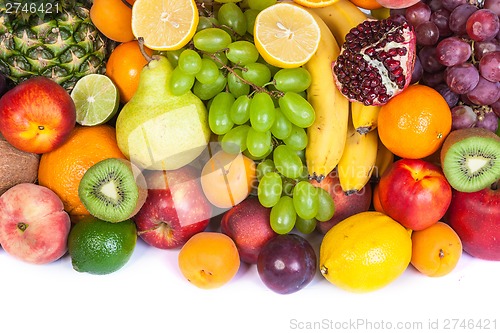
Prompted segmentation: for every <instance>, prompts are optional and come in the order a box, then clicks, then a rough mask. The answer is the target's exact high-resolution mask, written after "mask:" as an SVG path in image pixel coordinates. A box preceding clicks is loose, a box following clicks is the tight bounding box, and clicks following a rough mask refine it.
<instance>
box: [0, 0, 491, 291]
mask: <svg viewBox="0 0 500 333" xmlns="http://www.w3.org/2000/svg"><path fill="white" fill-rule="evenodd" d="M16 4H17V5H16ZM499 16H500V6H499V3H498V1H495V0H485V1H468V0H404V1H395V0H324V1H321V0H319V1H318V0H294V1H293V2H292V1H276V0H230V1H226V0H215V1H202V0H196V1H195V0H178V1H173V2H170V1H164V0H135V1H134V0H126V1H125V0H106V1H104V0H93V1H88V0H81V1H80V0H62V1H51V0H44V1H35V2H33V1H20V2H19V3H12V2H8V1H3V0H0V72H1V76H0V93H1V95H0V96H1V97H0V134H1V135H0V245H1V246H2V248H3V251H4V252H5V253H6V254H8V255H12V256H14V257H15V258H17V259H19V260H23V261H25V262H27V263H31V264H46V263H50V262H53V261H56V260H59V259H60V258H62V257H63V256H69V257H70V258H71V263H72V266H73V269H75V270H76V271H79V272H87V273H90V274H111V273H113V272H116V271H117V270H119V269H121V268H122V267H123V266H124V265H126V264H127V262H128V261H129V259H130V258H131V256H132V255H133V252H134V249H135V247H136V244H137V241H138V240H140V241H143V242H144V243H145V244H147V246H151V247H154V248H157V249H159V250H161V251H178V265H179V271H178V274H179V275H180V276H182V277H184V278H185V279H187V280H188V281H190V282H191V283H192V284H194V285H196V286H197V287H200V288H216V287H221V286H223V285H224V284H226V283H228V282H229V281H231V279H232V278H233V277H234V276H235V275H236V273H237V272H238V271H239V269H240V266H241V265H242V264H245V265H256V266H257V271H258V274H259V277H260V279H261V280H262V282H263V284H264V285H265V286H266V287H268V288H269V289H271V290H273V291H275V292H277V293H281V294H289V293H293V292H297V291H299V290H301V289H303V288H305V287H306V286H307V285H308V284H309V283H310V282H311V281H312V280H313V278H314V276H315V274H316V272H320V273H321V274H322V276H323V277H324V278H326V279H327V280H328V281H330V282H331V283H332V284H333V285H335V286H337V287H339V288H342V289H345V290H348V291H352V292H368V291H372V290H376V289H380V288H382V287H384V286H386V285H388V284H389V283H391V282H392V281H394V280H396V279H397V278H398V277H399V276H400V275H401V274H402V273H403V272H404V271H405V270H407V269H408V267H410V266H412V267H414V268H415V269H416V270H418V271H419V272H421V273H422V274H424V275H426V276H434V277H438V276H443V275H446V274H448V273H450V272H451V271H452V270H453V269H454V268H455V267H456V265H457V263H458V262H459V260H460V258H461V256H462V254H463V251H465V252H467V253H468V255H471V256H473V257H476V258H478V260H491V261H500V225H499V223H500V222H499V221H500V219H499V216H500V189H499V185H500V137H499V131H500V130H499V126H498V125H499V117H500V32H499V29H500V23H499ZM311 235H316V236H319V237H321V243H320V247H319V249H315V248H314V246H313V245H312V243H311V241H310V239H309V236H311Z"/></svg>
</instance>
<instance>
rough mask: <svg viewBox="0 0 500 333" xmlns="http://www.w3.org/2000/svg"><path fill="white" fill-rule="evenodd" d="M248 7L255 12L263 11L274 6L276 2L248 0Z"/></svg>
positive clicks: (275, 0) (270, 0)
mask: <svg viewBox="0 0 500 333" xmlns="http://www.w3.org/2000/svg"><path fill="white" fill-rule="evenodd" d="M247 2H248V7H250V8H251V9H256V10H259V11H260V10H263V9H264V8H267V7H269V6H272V5H274V4H275V3H276V2H277V0H248V1H247Z"/></svg>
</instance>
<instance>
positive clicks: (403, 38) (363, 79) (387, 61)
mask: <svg viewBox="0 0 500 333" xmlns="http://www.w3.org/2000/svg"><path fill="white" fill-rule="evenodd" d="M415 50H416V37H415V31H414V30H413V27H412V26H411V25H410V24H409V23H408V22H407V21H406V18H404V16H401V15H399V16H391V17H389V18H387V19H385V20H379V21H377V20H371V19H368V20H366V21H364V22H362V23H360V24H359V25H358V26H356V27H354V28H352V29H351V30H350V31H349V33H348V34H347V35H346V38H345V43H344V44H343V45H342V49H341V52H340V55H339V56H338V58H337V59H336V60H335V61H334V62H333V64H332V66H333V75H334V78H335V83H336V85H337V87H338V89H339V90H340V92H341V93H342V94H343V95H344V96H345V97H347V98H348V99H349V100H350V101H359V102H362V103H364V104H365V105H383V104H385V103H387V102H388V101H389V99H390V98H392V97H394V96H396V95H397V94H399V93H400V92H401V91H402V90H403V89H404V88H406V87H407V86H408V85H409V84H410V81H411V76H412V72H413V67H414V65H415V57H416V56H415V52H416V51H415Z"/></svg>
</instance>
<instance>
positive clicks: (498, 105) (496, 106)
mask: <svg viewBox="0 0 500 333" xmlns="http://www.w3.org/2000/svg"><path fill="white" fill-rule="evenodd" d="M490 106H491V109H492V110H493V112H495V114H496V115H497V117H500V99H497V101H496V102H495V103H493V104H491V105H490Z"/></svg>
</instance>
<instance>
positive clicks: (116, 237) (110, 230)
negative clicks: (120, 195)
mask: <svg viewBox="0 0 500 333" xmlns="http://www.w3.org/2000/svg"><path fill="white" fill-rule="evenodd" d="M136 242H137V229H136V226H135V223H134V222H133V221H132V220H125V221H123V222H120V223H111V222H107V221H103V220H99V219H98V218H96V217H93V216H89V217H86V218H84V219H82V220H80V221H79V222H78V223H76V224H75V225H74V226H73V228H72V229H71V231H70V233H69V236H68V252H69V255H70V257H71V263H72V265H73V268H74V269H75V270H76V271H78V272H87V273H90V274H96V275H104V274H109V273H113V272H115V271H117V270H119V269H120V268H122V267H123V266H124V265H125V264H126V263H127V262H128V261H129V259H130V257H131V256H132V253H133V252H134V249H135V244H136Z"/></svg>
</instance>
